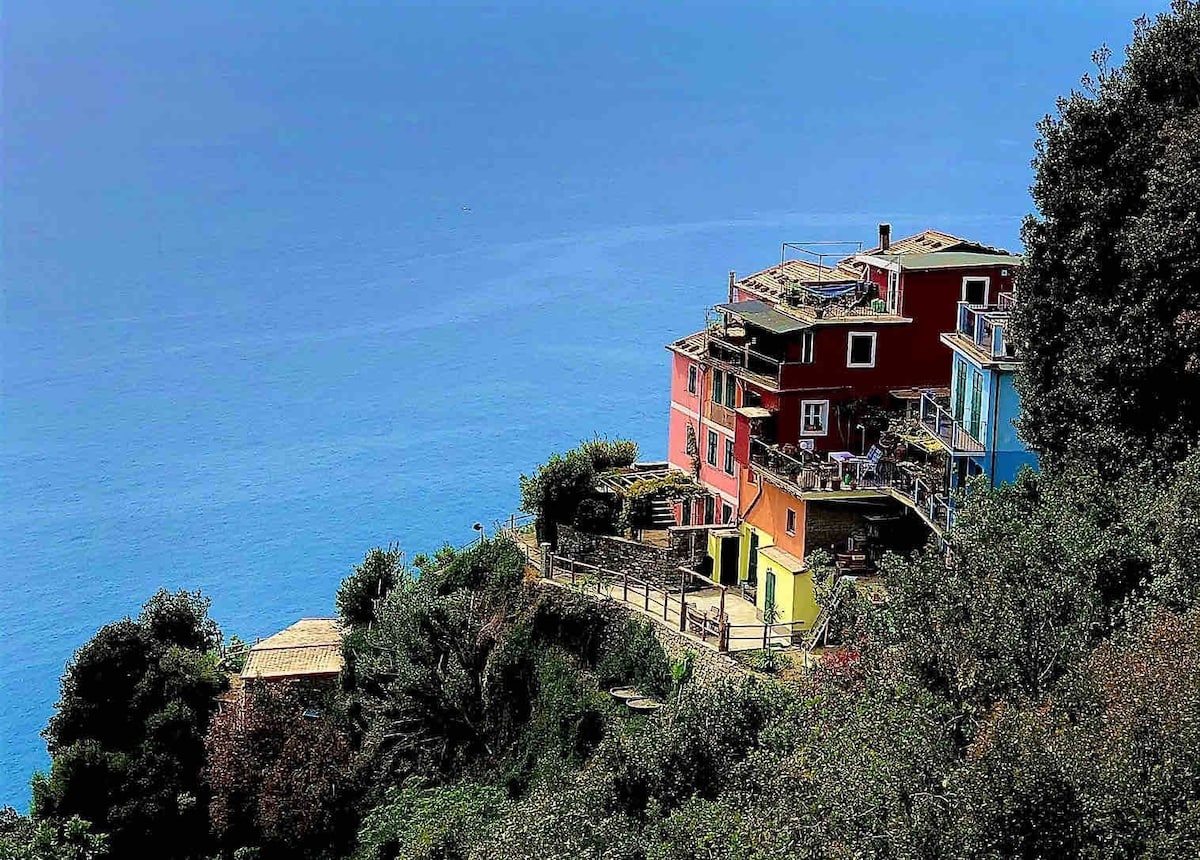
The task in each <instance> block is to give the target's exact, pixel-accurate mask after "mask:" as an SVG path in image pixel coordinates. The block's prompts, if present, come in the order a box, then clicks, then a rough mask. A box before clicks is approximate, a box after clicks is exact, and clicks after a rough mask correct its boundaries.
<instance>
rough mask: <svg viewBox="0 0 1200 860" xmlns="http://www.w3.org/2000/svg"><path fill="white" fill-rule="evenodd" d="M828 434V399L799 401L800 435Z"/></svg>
mask: <svg viewBox="0 0 1200 860" xmlns="http://www.w3.org/2000/svg"><path fill="white" fill-rule="evenodd" d="M828 434H829V401H828V400H801V401H800V435H801V436H826V435H828Z"/></svg>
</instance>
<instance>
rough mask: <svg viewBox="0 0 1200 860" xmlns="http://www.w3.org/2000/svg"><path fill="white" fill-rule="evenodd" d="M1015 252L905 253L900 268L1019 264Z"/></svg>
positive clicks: (948, 267)
mask: <svg viewBox="0 0 1200 860" xmlns="http://www.w3.org/2000/svg"><path fill="white" fill-rule="evenodd" d="M1020 264H1021V258H1020V257H1018V256H1017V255H1015V254H979V253H975V252H973V251H941V252H939V253H935V254H905V255H904V256H902V257H901V258H900V268H902V269H907V270H909V271H921V270H928V269H970V268H971V267H973V266H974V267H982V266H1019V265H1020Z"/></svg>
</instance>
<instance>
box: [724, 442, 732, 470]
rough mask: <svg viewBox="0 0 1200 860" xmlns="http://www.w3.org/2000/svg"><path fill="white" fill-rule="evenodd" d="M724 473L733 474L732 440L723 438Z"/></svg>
mask: <svg viewBox="0 0 1200 860" xmlns="http://www.w3.org/2000/svg"><path fill="white" fill-rule="evenodd" d="M725 474H726V475H732V474H733V440H732V439H726V440H725Z"/></svg>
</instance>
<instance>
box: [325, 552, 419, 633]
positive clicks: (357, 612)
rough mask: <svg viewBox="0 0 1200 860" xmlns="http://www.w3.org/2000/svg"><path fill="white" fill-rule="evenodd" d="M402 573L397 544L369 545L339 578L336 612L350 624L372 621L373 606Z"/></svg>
mask: <svg viewBox="0 0 1200 860" xmlns="http://www.w3.org/2000/svg"><path fill="white" fill-rule="evenodd" d="M404 575H405V570H404V553H402V552H401V551H400V547H398V546H396V545H392V546H389V547H388V548H387V549H383V548H381V547H375V548H373V549H372V550H370V551H369V552H368V553H367V555H366V557H365V558H363V560H362V564H359V565H356V566H355V568H354V572H353V573H351V574H350V575H349V576H348V577H346V578H345V579H343V580H342V584H341V586H340V587H339V588H338V592H337V608H338V614H339V615H340V616H341V617H342V620H343V621H345V622H346V624H348V625H349V626H351V627H361V626H364V625H367V624H370V623H371V622H372V621H374V620H375V607H376V606H377V605H378V603H379V602H380V601H382V600H383V598H384V597H386V596H387V594H388V592H390V591H391V590H392V589H393V588H395V586H396V583H397V582H398V581H399V580H400V579H401V578H402V577H403V576H404Z"/></svg>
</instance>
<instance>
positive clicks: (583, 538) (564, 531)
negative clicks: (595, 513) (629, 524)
mask: <svg viewBox="0 0 1200 860" xmlns="http://www.w3.org/2000/svg"><path fill="white" fill-rule="evenodd" d="M667 542H668V546H665V547H662V546H655V545H653V544H649V543H644V542H642V541H635V540H630V539H628V538H623V537H617V536H616V535H593V534H587V533H585V532H580V531H576V530H575V529H573V528H571V527H570V526H559V527H558V554H559V555H561V556H565V557H567V558H573V559H577V560H579V561H582V562H585V563H587V564H594V565H597V566H599V567H603V568H605V569H607V570H611V571H613V572H615V573H626V572H628V573H629V575H630V576H635V577H637V578H638V579H641V580H644V581H647V582H650V583H653V584H655V585H659V586H664V587H667V588H677V587H678V585H679V581H680V576H681V575H682V574H681V573H680V571H679V568H680V567H687V568H694V567H695V566H696V565H697V564H698V563H699V562H700V560H701V559H702V558H703V557H704V555H705V553H706V552H707V550H708V531H707V528H695V527H690V526H681V527H676V528H671V529H669V530H668V541H667Z"/></svg>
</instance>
